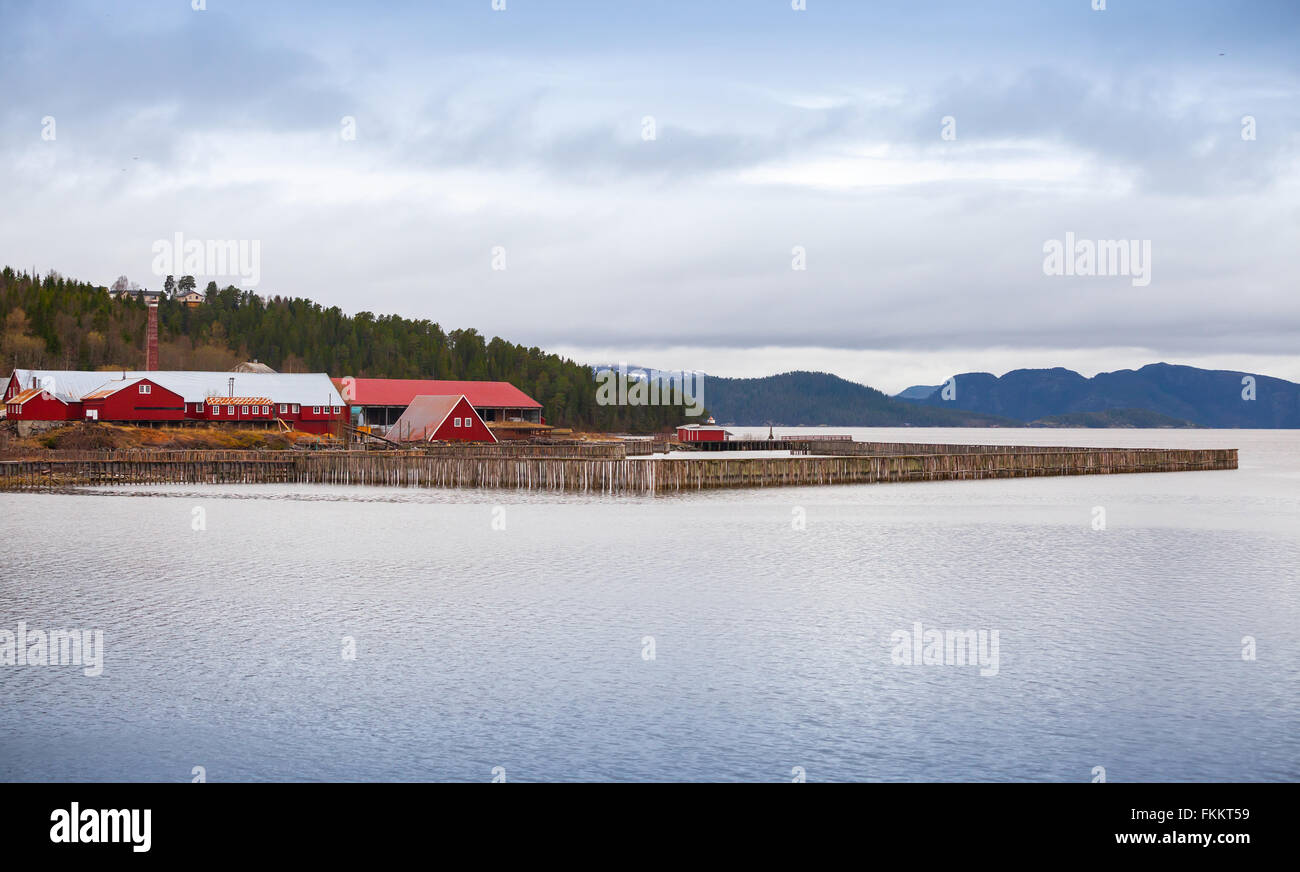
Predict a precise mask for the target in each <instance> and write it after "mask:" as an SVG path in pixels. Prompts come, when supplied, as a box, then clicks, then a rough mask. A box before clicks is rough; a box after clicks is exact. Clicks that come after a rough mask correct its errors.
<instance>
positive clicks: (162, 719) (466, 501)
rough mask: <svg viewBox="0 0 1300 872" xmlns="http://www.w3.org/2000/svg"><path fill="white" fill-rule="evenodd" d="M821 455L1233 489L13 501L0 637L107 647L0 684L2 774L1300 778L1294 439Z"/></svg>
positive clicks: (1074, 440) (0, 511)
mask: <svg viewBox="0 0 1300 872" xmlns="http://www.w3.org/2000/svg"><path fill="white" fill-rule="evenodd" d="M732 429H733V430H734V431H735V432H737V433H738V435H739V434H740V433H743V432H744V431H745V430H746V428H732ZM749 429H752V430H754V431H755V432H757V429H756V428H749ZM783 432H793V431H790V430H786V431H783ZM825 432H853V433H854V435H855V436H856V437H857V438H860V439H877V440H884V441H899V440H908V441H922V442H944V441H984V442H997V443H1002V444H1028V443H1030V442H1033V443H1036V444H1078V445H1118V446H1170V447H1238V448H1240V449H1241V454H1240V460H1241V468H1240V469H1239V470H1236V471H1218V472H1197V473H1163V474H1146V475H1122V476H1077V477H1068V478H1043V479H1019V480H997V481H968V482H934V483H911V484H895V485H854V486H845V487H823V488H784V489H769V490H761V491H725V492H721V491H720V492H709V493H694V494H688V495H681V496H671V497H657V498H644V497H602V496H599V495H579V494H572V495H563V496H560V495H553V494H526V493H517V492H509V491H499V492H491V491H459V492H456V491H438V490H417V489H379V488H332V487H331V488H327V487H307V486H302V487H293V486H278V485H276V486H220V487H196V486H175V487H148V488H145V487H138V488H120V489H95V490H83V491H79V492H75V493H61V494H35V493H16V494H2V495H0V518H2V519H3V521H2V522H0V523H2V525H3V534H4V541H5V542H6V544H7V546H8V547H7V549H6V551H7V553H6V556H5V560H4V569H3V573H4V577H3V581H2V583H0V628H4V629H9V630H11V631H13V630H15V629H16V626H17V623H18V622H19V621H25V622H26V624H27V627H28V628H29V629H41V628H44V629H52V628H85V629H102V630H103V632H104V647H105V656H104V667H103V673H102V674H101V675H99V676H97V677H87V676H85V675H83V674H82V670H81V669H80V668H77V667H73V666H16V665H15V666H0V699H3V705H0V779H4V780H47V779H49V780H158V781H187V780H190V779H191V778H192V777H193V776H192V773H193V772H194V771H195V769H194V768H195V767H199V766H201V767H203V768H204V772H205V774H206V777H207V779H208V780H211V781H233V780H367V779H401V780H468V781H487V780H491V779H492V778H493V777H494V769H495V770H496V773H497V775H498V777H500V776H501V775H502V774H504V777H505V779H506V780H508V781H535V780H565V779H610V780H626V781H635V780H758V781H777V780H791V779H792V778H794V777H796V774H797V773H798V772H799V771H802V772H804V773H806V777H807V779H808V780H809V781H832V780H840V781H848V780H908V779H915V780H928V779H956V780H981V781H983V780H1020V779H1034V780H1055V781H1078V782H1083V781H1089V780H1091V779H1092V778H1093V777H1094V774H1093V773H1094V771H1096V770H1095V767H1104V768H1105V772H1106V778H1107V779H1108V780H1110V781H1134V780H1136V781H1141V780H1187V781H1192V780H1295V779H1296V778H1298V777H1300V698H1298V694H1297V689H1298V688H1300V682H1298V681H1297V679H1298V678H1300V620H1298V618H1300V610H1298V609H1297V600H1298V598H1300V591H1298V590H1297V574H1298V573H1300V433H1297V432H1294V431H1290V432H1288V431H1133V430H1126V431H1105V430H1101V431H1097V430H1086V431H1078V430H1072V431H1059V430H1058V431H1038V430H943V431H937V430H925V429H906V430H899V429H889V430H857V431H846V430H843V429H834V430H827V431H825ZM1098 507H1099V508H1101V509H1104V511H1105V521H1106V523H1105V529H1100V530H1098V529H1094V519H1095V518H1097V517H1098V515H1097V513H1096V509H1097V508H1098ZM196 509H197V510H201V512H196ZM199 517H202V519H203V520H204V521H205V524H206V529H202V530H195V529H193V527H194V526H195V519H196V518H199ZM800 517H802V518H803V519H805V521H806V528H805V529H795V527H796V526H798V525H797V524H795V523H792V522H793V521H795V520H797V519H799V518H800ZM494 520H495V521H496V522H497V523H496V526H497V527H500V526H502V522H503V521H504V529H494V524H493V521H494ZM917 622H920V623H921V624H922V626H923V627H924V628H926V629H930V628H936V629H941V630H953V629H957V630H963V629H971V630H997V631H998V633H999V640H1000V641H999V657H998V663H997V667H998V668H997V674H996V675H981V670H980V669H979V667H977V666H957V665H951V666H944V665H931V666H926V665H914V666H906V665H895V664H894V662H893V660H892V656H891V655H892V652H893V649H894V644H893V642H892V640H891V634H893V633H895V632H896V631H903V632H911V630H912V628H913V626H914V624H915V623H917ZM1247 636H1250V637H1253V638H1254V640H1255V642H1256V645H1257V654H1256V659H1254V660H1246V659H1243V657H1242V651H1243V638H1244V637H1247ZM345 637H350V638H351V639H352V640H353V641H354V642H355V646H356V657H355V659H353V660H349V659H345V658H344V657H343V656H342V651H343V646H344V645H345ZM651 645H653V659H647V658H648V657H649V655H650V649H651ZM497 767H501V768H500V769H497ZM796 767H800V768H801V769H796Z"/></svg>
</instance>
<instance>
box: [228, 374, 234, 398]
mask: <svg viewBox="0 0 1300 872" xmlns="http://www.w3.org/2000/svg"><path fill="white" fill-rule="evenodd" d="M234 395H235V377H234V376H231V377H230V393H229V395H228V396H230V397H234Z"/></svg>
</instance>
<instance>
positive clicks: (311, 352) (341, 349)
mask: <svg viewBox="0 0 1300 872" xmlns="http://www.w3.org/2000/svg"><path fill="white" fill-rule="evenodd" d="M204 296H205V302H204V304H203V305H201V306H198V307H195V308H188V307H186V306H184V305H183V304H181V303H179V302H177V301H175V300H172V299H165V300H163V301H162V303H161V304H160V305H159V307H158V323H159V357H160V366H161V368H163V369H203V370H227V369H230V368H231V367H232V366H234V365H235V364H236V363H239V362H241V361H245V360H254V359H255V360H259V361H261V362H262V363H265V364H267V365H268V366H270V367H272V368H273V369H276V370H279V371H281V372H327V373H329V374H330V375H332V376H336V377H338V376H347V375H353V376H362V377H373V378H443V379H476V380H477V379H489V380H501V381H508V382H511V383H513V384H515V385H517V386H518V387H519V388H520V389H522V390H523V391H524V392H525V393H527V394H529V395H530V396H532V397H534V398H535V399H537V400H538V402H540V403H542V405H543V407H544V409H545V412H544V414H545V415H546V418H547V421H548V422H549V423H551V424H555V425H558V426H573V427H590V428H596V429H601V430H609V431H617V430H628V431H634V432H647V431H651V430H658V429H663V428H666V427H670V426H673V425H675V424H677V423H680V422H681V421H682V420H684V418H683V415H682V409H681V408H680V407H677V408H673V407H667V406H598V405H597V404H596V388H595V382H594V378H593V374H592V371H591V369H589V368H588V367H587V366H584V365H582V364H578V363H575V362H574V361H572V360H568V359H565V358H561V357H559V356H558V355H554V354H547V353H546V352H544V351H542V350H541V349H540V348H526V347H524V346H522V345H516V344H514V343H511V342H507V341H505V340H504V339H501V338H493V339H491V340H487V339H485V338H484V337H483V336H482V335H480V334H479V333H478V332H477V331H475V330H472V329H464V330H452V331H450V332H447V331H444V330H443V329H442V327H440V326H439V325H438V324H436V323H434V322H432V321H427V320H420V319H415V320H413V319H409V318H403V317H401V316H399V315H375V314H372V313H370V312H359V313H357V314H356V315H355V316H353V315H347V314H345V313H344V312H343V311H342V310H341V309H339V308H338V307H330V308H324V307H322V306H321V305H319V304H318V303H313V302H312V301H311V300H305V299H289V298H284V297H278V296H272V297H262V296H260V295H258V294H254V293H252V292H250V291H242V290H240V289H238V288H235V287H227V288H224V289H219V288H218V287H217V285H216V283H215V282H210V283H209V284H208V286H207V289H206V293H205V294H204ZM145 321H146V308H145V306H144V304H143V303H139V302H136V301H134V300H114V299H112V298H111V297H110V295H109V293H108V290H107V288H106V287H104V286H96V285H91V284H87V283H85V282H79V281H73V280H71V279H65V278H63V277H62V276H60V275H58V274H57V273H54V272H51V273H49V274H47V275H46V276H45V277H43V278H41V279H40V280H39V281H38V280H35V279H34V278H33V276H31V275H29V274H26V273H18V272H15V271H14V270H12V269H10V268H8V267H6V268H5V269H4V270H3V271H0V361H2V363H0V370H3V371H4V372H5V373H7V372H8V371H9V369H10V368H11V367H15V366H16V367H30V368H47V369H117V368H128V369H139V368H142V367H143V366H144V338H145Z"/></svg>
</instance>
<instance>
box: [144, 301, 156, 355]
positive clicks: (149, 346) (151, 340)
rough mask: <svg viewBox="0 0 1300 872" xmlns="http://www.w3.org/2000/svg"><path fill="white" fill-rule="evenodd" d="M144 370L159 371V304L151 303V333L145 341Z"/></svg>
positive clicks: (149, 332)
mask: <svg viewBox="0 0 1300 872" xmlns="http://www.w3.org/2000/svg"><path fill="white" fill-rule="evenodd" d="M145 342H146V346H145V356H144V368H145V369H146V370H148V371H149V372H154V371H155V370H157V369H158V303H157V301H150V303H149V331H148V335H147V338H146V339H145Z"/></svg>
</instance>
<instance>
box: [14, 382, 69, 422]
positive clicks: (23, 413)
mask: <svg viewBox="0 0 1300 872" xmlns="http://www.w3.org/2000/svg"><path fill="white" fill-rule="evenodd" d="M5 415H6V416H7V417H9V418H11V419H13V420H15V421H76V420H80V419H81V403H77V402H72V403H70V402H67V401H66V400H64V399H62V398H60V397H58V396H56V395H55V394H52V393H50V392H49V391H47V390H44V389H42V388H28V389H27V390H25V391H20V392H18V393H16V394H14V395H13V396H12V397H10V398H9V399H7V400H5Z"/></svg>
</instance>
